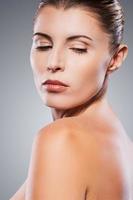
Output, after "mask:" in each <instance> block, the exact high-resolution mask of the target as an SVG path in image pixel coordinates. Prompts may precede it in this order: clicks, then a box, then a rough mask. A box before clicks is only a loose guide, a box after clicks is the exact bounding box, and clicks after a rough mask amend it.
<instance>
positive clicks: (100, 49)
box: [11, 0, 133, 200]
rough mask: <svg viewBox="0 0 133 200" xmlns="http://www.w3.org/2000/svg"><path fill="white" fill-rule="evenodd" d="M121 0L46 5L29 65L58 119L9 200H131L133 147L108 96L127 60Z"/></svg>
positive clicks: (40, 139) (50, 0)
mask: <svg viewBox="0 0 133 200" xmlns="http://www.w3.org/2000/svg"><path fill="white" fill-rule="evenodd" d="M123 30H124V16H123V10H122V8H121V5H120V4H119V2H118V1H117V0H99V1H95V0H83V1H76V0H71V1H70V0H65V1H63V0H44V1H42V2H41V3H40V4H39V8H38V10H37V13H36V15H35V19H34V30H33V44H32V48H31V55H30V60H31V66H32V70H33V75H34V80H35V85H36V88H37V91H38V93H39V95H40V97H41V99H42V101H43V103H44V104H45V105H46V106H48V107H50V108H51V112H52V116H53V122H52V123H50V124H48V125H47V126H45V127H43V128H41V129H40V130H39V133H38V134H37V135H36V137H35V140H34V142H33V147H32V154H31V161H30V166H29V172H28V176H27V180H26V181H25V183H24V184H23V186H22V187H21V188H20V190H19V191H18V192H17V193H16V194H15V195H14V196H13V197H12V198H11V200H85V199H86V200H132V199H133V192H132V191H133V170H132V169H133V162H132V161H133V158H132V153H133V145H132V141H130V139H129V137H128V136H127V134H126V132H125V130H124V128H123V126H122V124H121V122H120V121H119V119H118V118H117V116H116V114H115V113H114V111H113V110H112V108H111V106H110V105H109V103H108V100H107V97H106V91H107V86H108V80H109V77H110V75H111V73H112V72H114V71H115V70H117V69H118V68H119V67H120V66H121V65H122V62H123V61H124V59H125V58H126V56H127V52H128V47H127V45H125V44H123V43H122V37H123Z"/></svg>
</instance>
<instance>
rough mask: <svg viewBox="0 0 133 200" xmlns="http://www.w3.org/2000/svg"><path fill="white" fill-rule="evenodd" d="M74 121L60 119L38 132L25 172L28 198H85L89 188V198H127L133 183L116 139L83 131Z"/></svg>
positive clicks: (38, 199) (120, 146)
mask: <svg viewBox="0 0 133 200" xmlns="http://www.w3.org/2000/svg"><path fill="white" fill-rule="evenodd" d="M73 122H74V121H72V120H70V119H59V120H56V121H55V122H53V123H51V124H49V125H47V126H45V127H44V128H42V129H40V131H39V133H38V134H37V136H36V138H35V141H34V144H33V151H32V155H31V162H30V168H29V174H28V184H27V192H26V195H27V196H26V197H27V199H28V200H31V199H32V200H33V199H37V200H40V199H41V197H43V198H44V199H45V198H46V199H53V198H54V197H55V196H56V197H57V199H64V197H66V199H76V200H78V199H84V195H85V191H86V188H88V191H89V192H88V195H87V196H88V199H96V198H97V196H98V197H99V199H102V200H104V199H108V200H112V199H114V200H115V199H117V200H118V199H119V200H121V199H127V200H128V199H129V196H130V191H132V190H131V189H132V188H131V187H132V186H133V185H132V184H131V180H129V177H130V175H131V174H130V172H129V163H128V161H127V154H126V153H125V149H122V144H121V141H120V140H119V138H117V137H116V138H114V136H111V134H110V135H107V134H104V133H98V134H96V133H92V132H89V130H88V132H85V131H84V130H85V129H82V126H75V123H73ZM76 125H77V124H76ZM77 127H78V128H79V127H81V128H80V129H78V128H77ZM112 135H113V134H112ZM57 180H58V184H57V185H56V187H55V183H56V181H57ZM70 180H71V181H70ZM42 186H43V187H42ZM33 188H34V190H33ZM44 188H45V190H44ZM39 196H40V197H39ZM27 199H26V200H27Z"/></svg>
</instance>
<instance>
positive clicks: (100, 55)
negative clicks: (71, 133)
mask: <svg viewBox="0 0 133 200" xmlns="http://www.w3.org/2000/svg"><path fill="white" fill-rule="evenodd" d="M79 35H80V36H79ZM81 35H82V36H81ZM73 36H74V37H73ZM30 60H31V66H32V70H33V75H34V80H35V85H36V88H37V90H38V93H39V95H40V97H41V99H42V100H43V102H44V104H45V105H47V106H49V107H53V108H57V109H69V108H73V107H75V106H78V105H81V104H83V103H85V102H87V101H89V99H90V98H92V96H93V95H95V94H96V93H97V92H98V90H99V89H100V88H101V87H102V84H103V81H104V78H105V74H106V71H107V67H108V65H109V62H110V54H109V37H108V35H107V34H106V33H104V31H103V30H102V28H101V27H100V25H99V23H98V20H97V19H96V17H95V16H94V14H92V13H91V12H86V11H85V10H83V9H81V8H71V9H68V10H66V11H64V10H63V9H56V8H54V7H52V6H46V7H44V8H43V9H42V10H41V12H40V13H39V15H38V17H37V20H36V22H35V26H34V36H33V44H32V48H31V55H30ZM48 79H50V80H59V81H61V82H64V83H65V84H67V85H68V87H60V88H57V87H58V86H56V88H55V87H54V88H53V87H50V86H49V87H47V86H48V85H45V86H44V85H42V83H43V82H44V81H46V80H48Z"/></svg>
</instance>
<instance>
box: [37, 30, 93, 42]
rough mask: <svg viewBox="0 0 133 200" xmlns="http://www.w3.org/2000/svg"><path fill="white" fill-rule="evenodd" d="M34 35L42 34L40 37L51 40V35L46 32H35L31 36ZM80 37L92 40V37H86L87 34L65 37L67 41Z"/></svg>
mask: <svg viewBox="0 0 133 200" xmlns="http://www.w3.org/2000/svg"><path fill="white" fill-rule="evenodd" d="M35 35H38V36H42V37H44V38H46V39H48V40H49V41H50V42H52V38H51V36H50V35H48V34H46V33H41V32H36V33H34V34H33V37H34V36H35ZM80 37H83V38H86V39H89V40H91V41H93V39H92V38H90V37H88V36H87V35H72V36H70V37H68V38H67V41H72V40H74V39H77V38H80Z"/></svg>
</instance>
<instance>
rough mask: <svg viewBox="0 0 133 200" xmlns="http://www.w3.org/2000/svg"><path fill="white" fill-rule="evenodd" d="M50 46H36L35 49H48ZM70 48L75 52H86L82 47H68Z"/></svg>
mask: <svg viewBox="0 0 133 200" xmlns="http://www.w3.org/2000/svg"><path fill="white" fill-rule="evenodd" d="M50 48H52V47H51V46H38V47H36V48H35V49H37V50H39V51H48V50H49V49H50ZM70 49H72V50H73V51H74V52H75V53H77V54H84V53H87V49H82V48H70Z"/></svg>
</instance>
